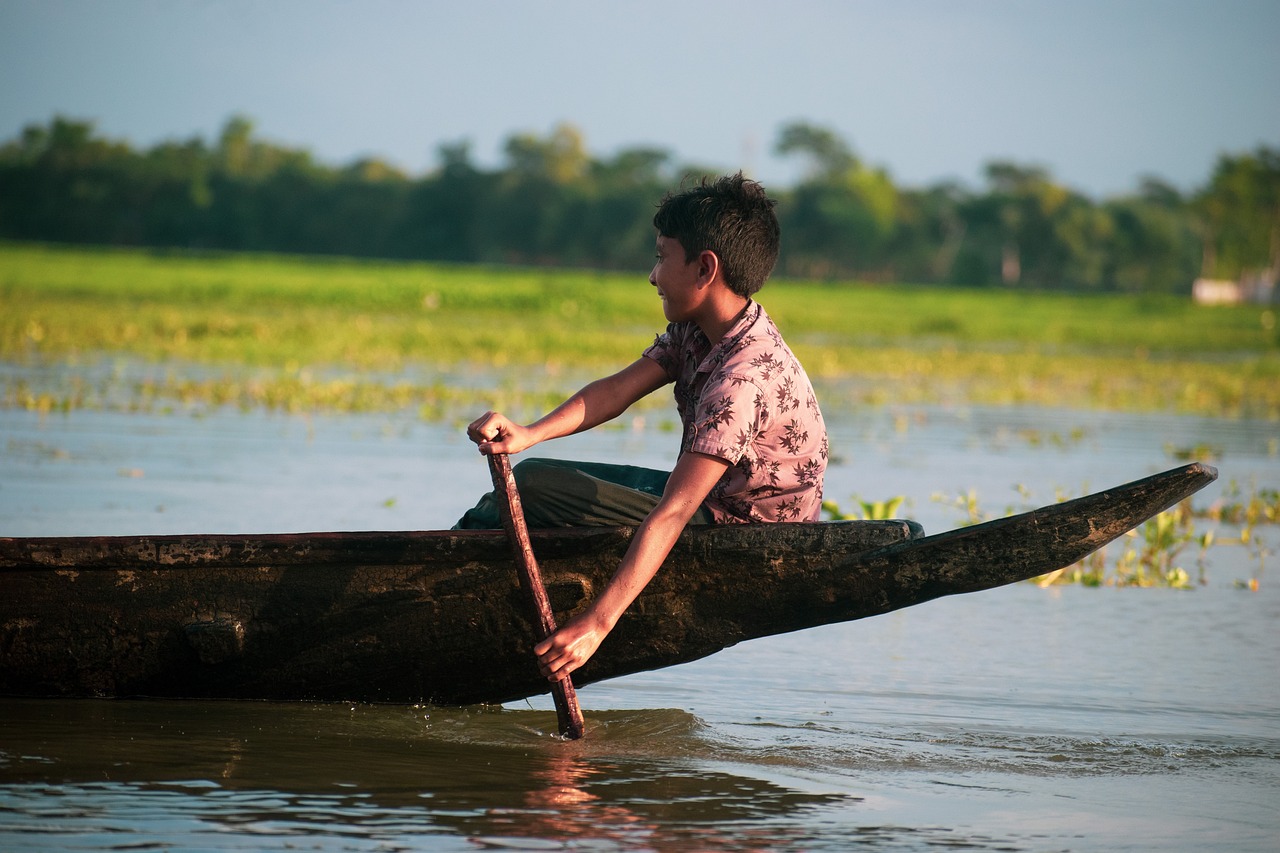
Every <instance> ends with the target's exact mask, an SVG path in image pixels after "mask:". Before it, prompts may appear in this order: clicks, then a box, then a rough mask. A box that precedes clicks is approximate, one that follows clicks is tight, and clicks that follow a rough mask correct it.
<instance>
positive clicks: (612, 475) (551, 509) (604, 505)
mask: <svg viewBox="0 0 1280 853" xmlns="http://www.w3.org/2000/svg"><path fill="white" fill-rule="evenodd" d="M513 473H514V474H515V478H516V488H517V489H519V491H520V504H521V506H522V507H523V508H524V517H525V522H526V523H527V524H528V525H529V527H531V528H532V527H607V526H614V525H620V524H631V525H635V524H640V522H642V521H644V520H645V518H647V517H648V515H649V513H650V512H651V511H652V510H653V508H654V507H655V506H657V505H658V499H659V498H661V497H662V490H663V489H665V488H666V486H667V479H668V478H669V477H670V476H671V475H670V474H668V473H667V472H665V471H654V470H652V469H650V468H637V467H635V466H633V465H610V464H608V463H604V462H564V461H561V460H558V459H525V460H522V461H521V462H519V463H517V464H516V466H515V468H514V469H513ZM689 523H690V524H711V523H712V517H711V512H710V511H709V510H708V509H707V508H706V507H705V506H702V507H698V511H697V512H695V513H694V514H693V518H691V519H690V520H689ZM501 526H502V517H501V515H499V510H498V498H497V496H496V495H494V493H493V492H489V493H488V494H486V495H485V496H484V497H482V498H480V501H479V503H477V504H476V505H475V506H474V507H472V508H471V509H469V510H467V512H466V514H464V515H463V516H462V518H461V519H459V520H458V523H457V524H455V525H454V530H488V529H493V528H498V527H501Z"/></svg>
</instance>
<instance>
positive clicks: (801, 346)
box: [0, 245, 1280, 418]
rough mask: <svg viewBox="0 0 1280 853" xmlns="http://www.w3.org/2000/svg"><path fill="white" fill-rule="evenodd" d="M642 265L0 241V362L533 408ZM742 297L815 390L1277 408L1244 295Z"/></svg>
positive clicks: (629, 333)
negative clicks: (139, 367)
mask: <svg viewBox="0 0 1280 853" xmlns="http://www.w3.org/2000/svg"><path fill="white" fill-rule="evenodd" d="M646 273H647V271H644V270H641V271H637V272H636V273H635V274H633V275H620V274H605V273H591V272H582V271H557V270H529V269H507V268H481V267H453V266H445V265H438V264H408V263H375V262H359V261H347V260H324V259H308V258H288V257H271V256H249V255H216V256H192V255H179V254H170V255H164V254H155V253H148V252H143V251H116V250H85V249H67V248H52V247H39V246H26V245H3V246H0V308H2V309H3V310H0V360H3V361H6V362H9V363H25V364H39V365H49V364H81V365H83V364H88V363H99V362H101V361H103V360H104V359H106V360H110V359H112V358H117V357H128V358H132V359H139V360H142V361H145V362H154V363H160V364H165V365H168V367H167V368H166V369H165V370H162V371H156V372H154V373H153V374H152V375H151V376H150V377H149V378H148V379H147V380H145V381H137V380H130V381H131V382H132V385H131V387H130V389H126V390H125V391H123V392H120V391H119V389H117V391H116V392H111V393H115V394H116V395H117V396H118V397H119V398H120V399H124V400H125V401H126V402H125V403H123V404H124V405H129V404H130V403H129V402H128V400H129V398H131V397H132V400H133V402H132V404H133V405H144V404H146V402H147V401H148V400H151V401H155V400H169V401H175V402H188V403H193V404H201V403H203V404H233V405H237V404H238V405H268V406H272V407H280V408H290V409H295V408H308V409H309V408H327V409H338V410H341V409H346V408H362V409H379V408H402V407H404V406H407V405H418V406H421V407H422V408H423V411H424V414H427V415H433V414H439V413H442V412H446V411H448V410H450V409H451V408H452V407H454V406H456V405H464V404H465V405H470V404H471V403H472V402H473V401H474V400H475V399H476V398H477V397H480V398H487V399H490V400H493V401H494V402H498V403H500V404H502V405H504V406H508V407H510V406H512V405H513V403H515V404H518V405H527V406H530V407H532V408H537V407H538V406H540V405H542V404H543V402H544V401H546V400H550V399H552V398H555V397H557V396H558V395H560V394H563V393H565V392H566V391H569V390H572V388H573V387H575V386H576V383H577V382H579V381H580V380H581V378H582V377H583V376H585V375H589V374H591V373H594V372H598V371H601V370H607V369H611V368H613V367H615V366H620V365H622V364H625V363H626V362H628V361H629V360H631V359H632V358H634V357H635V356H636V355H637V354H638V352H639V351H640V350H641V349H642V348H643V347H644V346H645V345H646V344H647V343H648V342H649V341H650V340H651V339H652V337H653V334H654V332H655V331H657V330H659V329H660V328H661V327H662V324H663V322H664V321H663V319H662V315H661V309H660V307H659V303H658V301H657V299H656V297H655V295H654V293H653V290H652V288H650V287H649V286H648V285H647V283H646V282H645V275H646ZM760 301H761V302H762V303H764V304H765V306H766V307H767V308H768V310H769V311H770V313H771V314H772V315H773V316H774V317H775V319H777V321H778V323H779V325H780V326H781V327H782V330H783V332H784V334H785V335H786V336H787V338H788V340H789V341H790V342H791V344H792V346H793V348H794V349H795V350H796V351H797V353H798V354H799V355H800V357H801V359H802V360H803V361H804V362H805V364H806V367H807V368H808V369H809V371H810V373H811V374H812V375H813V376H814V377H815V379H816V380H817V381H818V382H819V383H820V384H822V385H823V386H824V397H825V398H826V399H827V400H829V401H830V404H832V405H840V404H843V403H850V404H867V403H873V404H874V403H888V402H934V401H943V400H962V401H965V402H970V403H986V404H1004V403H1020V404H1033V405H1053V406H1070V407H1082V408H1108V409H1129V410H1162V411H1174V412H1184V413H1194V414H1205V415H1214V416H1256V417H1270V418H1276V417H1280V343H1278V341H1280V337H1278V333H1277V329H1276V318H1275V314H1274V313H1273V312H1271V311H1269V310H1265V309H1263V308H1260V307H1256V306H1254V307H1244V306H1239V307H1223V308H1203V307H1197V306H1194V305H1192V304H1191V303H1190V301H1189V300H1187V299H1184V298H1173V297H1169V298H1138V297H1126V296H1069V295H1062V294H1029V293H1019V292H1013V291H1008V290H955V289H939V288H921V287H911V286H865V285H858V284H819V283H806V282H792V281H774V282H771V283H770V284H769V285H768V286H767V287H766V289H765V290H764V291H763V292H762V294H761V299H760ZM99 381H109V380H99ZM111 393H108V392H105V391H103V390H102V389H101V388H100V387H96V386H95V384H94V380H89V379H85V378H77V379H76V380H75V381H73V382H63V383H61V384H60V387H56V388H53V387H50V388H41V387H35V386H33V385H31V384H29V383H27V382H25V381H23V382H17V381H10V382H9V383H8V384H7V386H6V387H5V389H4V403H5V404H6V405H25V406H34V407H40V408H64V409H66V408H74V407H75V406H79V405H101V404H103V401H104V400H106V399H107V398H108V397H111ZM112 399H116V398H115V397H112Z"/></svg>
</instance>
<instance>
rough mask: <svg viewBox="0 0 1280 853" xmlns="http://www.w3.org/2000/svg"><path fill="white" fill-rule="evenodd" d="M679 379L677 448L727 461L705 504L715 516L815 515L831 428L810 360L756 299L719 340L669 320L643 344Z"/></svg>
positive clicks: (726, 519)
mask: <svg viewBox="0 0 1280 853" xmlns="http://www.w3.org/2000/svg"><path fill="white" fill-rule="evenodd" d="M644 355H645V357H647V358H651V359H653V360H654V361H656V362H657V363H658V364H659V365H660V366H661V367H662V369H663V370H665V371H666V373H667V376H668V377H670V379H671V381H672V382H674V383H675V398H676V408H677V409H678V410H679V412H680V420H681V421H682V422H683V424H684V435H683V438H682V439H681V442H680V452H681V454H684V453H686V452H688V451H694V452H696V453H705V454H707V455H709V456H715V457H717V458H719V459H723V460H725V461H726V462H728V463H729V466H730V467H729V469H728V470H727V471H726V472H725V474H724V476H723V477H721V478H720V482H718V483H717V484H716V485H715V487H714V488H712V490H711V494H709V495H708V496H707V499H706V501H704V505H705V506H706V507H707V508H708V509H709V510H710V511H711V514H712V516H713V517H714V518H715V521H716V523H717V524H725V523H744V522H759V521H817V520H818V517H819V512H820V510H821V508H822V479H823V476H824V474H825V473H826V470H827V455H828V447H827V429H826V425H825V424H824V423H823V420H822V413H821V412H820V411H819V409H818V400H817V397H815V396H814V393H813V386H812V385H810V383H809V377H808V376H807V375H805V372H804V368H802V367H801V366H800V362H799V361H797V360H796V357H795V356H794V355H793V354H792V353H791V350H790V349H789V348H788V347H787V345H786V343H785V342H783V340H782V335H781V334H779V332H778V328H777V327H776V326H775V325H774V324H773V320H771V319H770V318H769V315H768V314H766V313H765V310H764V308H763V307H761V306H760V305H759V304H758V303H757V302H755V301H754V300H752V301H750V302H748V303H747V307H746V310H745V311H744V312H743V315H742V318H741V319H740V320H739V321H738V322H737V323H736V324H735V325H734V327H733V328H732V329H730V330H729V332H728V333H727V334H726V335H725V336H724V338H723V339H721V341H720V342H719V343H717V344H716V345H715V346H712V345H711V343H710V342H709V341H708V340H707V337H706V335H704V334H703V333H702V330H701V329H699V328H698V326H697V324H695V323H691V322H686V323H671V324H669V325H668V326H667V330H666V332H664V333H663V334H660V335H658V337H657V339H656V340H655V341H654V342H653V345H652V346H650V347H649V348H648V349H646V350H645V351H644Z"/></svg>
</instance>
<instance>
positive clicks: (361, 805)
mask: <svg viewBox="0 0 1280 853" xmlns="http://www.w3.org/2000/svg"><path fill="white" fill-rule="evenodd" d="M0 707H2V708H3V711H4V722H3V724H0V757H2V763H0V785H2V786H3V791H4V796H3V799H2V800H0V838H5V839H6V840H16V839H18V838H22V837H26V836H30V837H29V839H28V840H29V842H31V843H33V845H34V846H37V847H38V846H40V844H41V843H46V842H48V841H49V840H50V838H49V837H50V836H53V837H57V836H64V835H65V836H67V837H74V838H76V839H78V840H79V841H80V842H83V841H84V840H85V839H89V838H95V837H101V838H103V839H105V838H107V837H109V836H129V838H124V837H121V838H115V839H114V840H113V841H112V842H111V843H112V846H120V845H126V846H130V847H134V846H137V845H138V844H139V843H142V842H143V841H144V840H145V842H146V843H149V844H179V845H183V844H187V843H191V841H192V839H193V837H196V836H199V835H201V834H203V833H217V834H218V835H219V837H221V838H222V839H223V840H224V841H225V840H226V839H227V837H228V836H229V835H237V836H242V839H241V840H242V842H243V841H246V840H248V839H249V838H255V839H256V838H259V837H264V836H265V837H267V838H270V837H277V836H291V837H296V836H307V835H313V834H324V835H326V836H330V835H333V836H338V837H345V838H350V839H363V840H368V841H376V840H387V839H397V840H398V841H399V842H401V843H402V842H404V840H405V839H406V837H409V838H413V837H428V836H433V835H440V836H442V837H445V838H465V839H471V840H472V841H477V842H481V843H486V844H488V843H492V844H495V845H498V844H499V842H501V846H507V845H509V844H510V843H511V842H512V841H513V840H514V839H559V840H561V841H572V840H582V839H590V840H593V841H608V842H611V843H613V844H615V845H617V846H618V847H628V848H632V847H636V846H641V847H643V846H652V847H653V848H654V849H668V848H669V847H670V846H671V845H672V844H676V843H679V844H680V845H681V846H686V847H687V846H694V847H699V846H710V847H715V848H718V849H750V848H752V847H760V846H764V847H772V848H776V847H778V846H784V847H785V846H788V844H786V843H782V842H784V841H785V836H786V835H787V834H788V833H791V832H793V831H794V830H795V828H796V827H797V826H800V825H803V823H804V814H805V812H806V811H807V810H811V809H814V808H816V807H820V806H830V805H832V804H835V803H841V802H852V801H853V799H854V798H850V797H848V796H846V795H842V794H830V793H812V792H805V791H800V790H794V789H789V788H786V787H784V786H781V785H778V784H776V783H773V782H771V781H767V780H763V779H760V778H754V777H751V776H744V775H738V774H735V773H733V772H731V771H728V770H725V771H718V770H712V771H708V769H707V768H705V767H703V766H700V762H701V761H704V760H705V759H706V758H707V740H706V737H705V727H704V726H703V725H702V724H701V723H699V722H698V721H697V720H696V719H695V718H694V717H692V716H691V715H689V714H687V713H686V712H683V711H678V710H663V711H645V712H614V713H608V712H606V713H601V714H596V715H593V717H592V720H591V733H590V734H591V743H590V744H589V745H587V746H586V747H584V745H583V744H574V743H567V742H564V741H562V740H561V739H560V738H559V737H557V736H555V735H553V734H549V733H548V732H549V731H554V728H555V718H554V715H553V714H548V713H546V712H542V711H503V710H500V709H462V710H459V709H435V708H433V709H424V708H416V709H409V708H399V707H377V706H354V707H353V706H337V705H301V704H298V705H292V704H270V703H252V704H246V703H231V702H225V703H191V702H146V701H109V702H108V701H72V702H44V701H36V700H13V701H5V702H4V703H3V704H2V705H0ZM640 744H650V745H653V744H657V745H658V748H657V749H652V750H651V751H648V752H646V751H645V750H644V749H643V748H642V747H639V746H638V745H640ZM614 745H617V746H619V747H621V749H616V750H615V749H613V748H612V746H614ZM691 757H692V758H691ZM743 821H747V822H750V823H752V824H753V826H754V828H753V829H750V830H748V831H747V832H746V835H747V836H748V837H749V839H748V838H744V837H740V836H739V834H738V833H735V832H731V831H727V830H726V829H725V828H724V827H725V825H726V824H734V823H739V822H743ZM255 843H256V842H255Z"/></svg>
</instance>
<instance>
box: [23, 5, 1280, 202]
mask: <svg viewBox="0 0 1280 853" xmlns="http://www.w3.org/2000/svg"><path fill="white" fill-rule="evenodd" d="M1278 34H1280V2H1278V0H883V1H882V0H789V2H782V1H781V0H738V2H729V0H713V1H712V2H701V0H676V2H670V0H648V1H647V2H644V3H627V2H610V0H595V2H587V0H557V2H540V0H509V2H492V0H466V2H462V0H454V2H449V3H445V2H432V1H431V0H419V2H408V1H407V0H363V2H336V1H335V0H256V2H248V0H110V2H107V0H0V141H2V140H10V139H14V138H16V137H17V136H18V135H19V134H20V133H21V131H22V129H23V128H24V127H26V126H28V125H31V124H41V125H43V124H47V123H48V122H49V121H50V120H52V119H53V117H54V116H59V115H60V116H65V117H68V118H73V119H78V120H89V121H92V122H93V123H94V126H95V128H96V130H97V132H98V133H99V134H101V135H105V136H107V137H110V138H112V139H120V140H124V141H127V142H129V143H131V144H133V145H134V146H135V147H149V146H151V145H154V144H156V143H158V142H162V141H165V140H184V139H189V138H191V137H193V136H198V137H201V138H203V139H205V140H206V141H208V142H213V141H214V140H216V138H217V136H218V133H219V131H220V130H221V128H222V127H223V125H224V124H225V123H226V121H227V120H228V119H229V118H230V117H231V116H232V115H236V114H239V115H244V116H247V117H248V118H250V119H251V120H252V121H253V123H254V128H255V135H256V136H258V137H260V138H262V139H266V140H269V141H271V142H274V143H277V144H281V145H286V146H289V147H297V148H305V149H308V150H309V151H311V152H312V154H313V155H314V156H315V157H316V158H317V159H318V160H321V161H322V162H326V163H329V164H332V165H344V164H348V163H351V162H354V161H355V160H357V159H360V158H363V157H378V158H381V159H384V160H387V161H389V162H391V163H393V164H395V165H397V166H399V167H400V168H402V169H404V170H406V171H408V172H409V173H410V174H414V175H418V174H423V173H425V172H427V171H429V170H431V169H433V168H435V167H436V166H437V165H438V158H437V152H438V148H439V146H440V145H442V144H452V143H456V142H459V141H462V140H466V141H468V142H469V143H470V146H471V152H472V157H473V160H474V161H475V163H476V164H477V165H479V166H481V167H483V168H495V167H498V166H500V165H502V164H503V162H504V159H503V154H502V151H503V144H504V142H505V141H506V140H507V139H508V138H510V137H511V136H512V135H513V134H516V133H533V134H536V135H538V136H545V135H547V134H549V133H550V132H551V131H552V129H553V128H554V127H555V126H556V125H557V124H559V123H562V122H567V123H569V124H572V125H574V126H575V127H577V128H578V129H579V130H580V131H581V132H582V134H583V136H584V139H585V143H586V147H587V149H588V150H589V151H590V152H591V154H592V155H593V156H595V157H598V158H607V157H609V156H612V155H614V154H616V153H617V152H619V151H621V150H624V149H626V148H634V147H642V146H644V147H658V148H663V149H666V150H668V151H670V152H671V153H672V155H673V157H674V159H675V160H676V161H677V162H678V163H681V164H697V165H699V166H705V167H710V168H713V169H717V170H723V171H732V170H736V169H739V168H742V169H745V170H746V171H747V172H748V173H749V174H750V175H752V176H754V177H756V178H757V179H759V180H761V181H762V182H764V183H765V184H766V186H769V185H771V184H772V185H784V186H785V185H789V184H791V183H793V182H794V181H795V180H796V179H797V177H798V176H799V175H800V174H801V169H802V163H801V162H799V160H798V159H797V158H796V157H794V156H792V157H779V156H777V155H776V154H775V153H774V151H773V148H774V144H775V142H776V140H777V137H778V132H779V130H780V128H781V127H783V126H784V125H785V124H787V123H789V122H793V121H804V122H808V123H810V124H813V125H817V126H820V127H824V128H827V129H829V130H831V131H833V132H835V133H836V134H837V135H838V136H839V137H841V138H842V139H844V140H845V142H846V143H848V144H849V145H850V146H851V147H852V149H853V150H854V152H855V153H856V154H857V155H858V156H859V157H860V158H861V159H862V160H863V162H865V163H867V164H869V165H871V166H874V167H878V168H883V169H884V170H886V171H887V172H888V174H889V175H890V176H891V178H892V179H893V180H894V182H895V183H896V184H898V185H899V186H910V187H924V186H929V185H933V184H936V183H938V182H941V181H947V180H954V181H958V182H960V183H962V184H964V185H966V186H969V187H972V188H980V187H981V186H983V174H984V172H983V169H984V167H985V165H986V164H987V163H989V162H991V161H994V160H1006V161H1013V162H1016V163H1019V164H1022V165H1027V166H1037V167H1041V168H1044V169H1046V170H1047V171H1048V172H1049V174H1050V175H1051V176H1052V177H1053V178H1054V179H1055V180H1056V181H1058V182H1059V183H1062V184H1065V185H1067V186H1069V187H1071V188H1073V189H1075V190H1077V191H1079V192H1082V193H1085V194H1087V195H1090V196H1092V197H1094V198H1099V199H1100V198H1105V197H1109V196H1113V195H1118V194H1124V193H1127V192H1132V191H1134V190H1136V189H1137V188H1138V186H1139V184H1140V182H1141V180H1142V179H1143V178H1145V177H1148V176H1150V177H1156V178H1159V179H1161V180H1163V181H1166V182H1168V183H1171V184H1173V185H1174V186H1175V187H1178V188H1179V189H1181V190H1183V191H1190V190H1194V189H1195V188H1197V187H1199V186H1202V185H1203V184H1204V183H1205V182H1206V181H1207V180H1208V179H1209V177H1210V175H1211V174H1212V170H1213V167H1214V164H1215V162H1216V161H1217V159H1218V157H1219V156H1220V155H1221V154H1224V153H1229V154H1242V153H1245V152H1249V151H1253V150H1255V149H1256V148H1257V147H1258V146H1260V145H1267V146H1270V147H1272V148H1280V49H1277V41H1276V39H1277V35H1278Z"/></svg>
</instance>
